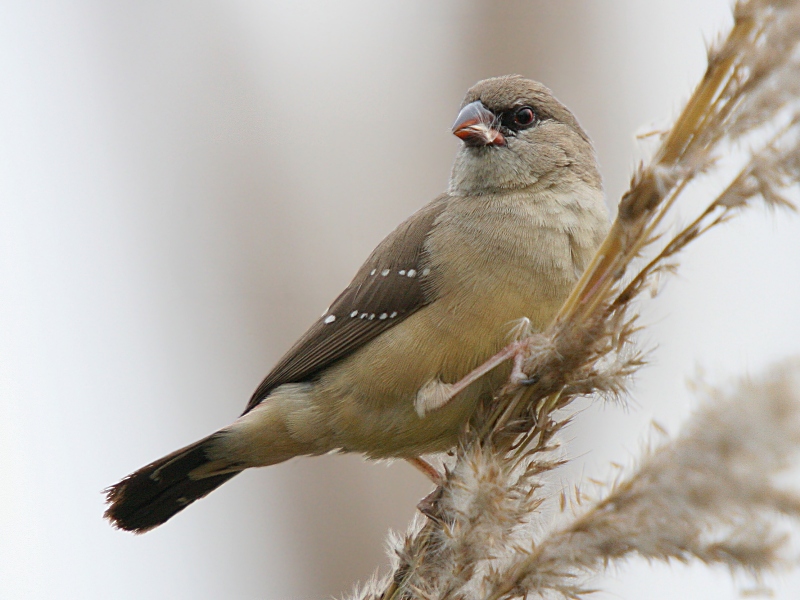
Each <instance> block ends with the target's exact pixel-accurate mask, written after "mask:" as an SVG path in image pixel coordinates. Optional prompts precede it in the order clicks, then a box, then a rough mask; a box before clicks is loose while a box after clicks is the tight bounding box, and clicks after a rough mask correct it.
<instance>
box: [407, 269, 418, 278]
mask: <svg viewBox="0 0 800 600" xmlns="http://www.w3.org/2000/svg"><path fill="white" fill-rule="evenodd" d="M416 275H417V272H416V271H415V270H414V269H409V270H408V276H409V277H416Z"/></svg>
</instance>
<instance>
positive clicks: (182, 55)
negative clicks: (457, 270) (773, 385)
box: [0, 0, 800, 600]
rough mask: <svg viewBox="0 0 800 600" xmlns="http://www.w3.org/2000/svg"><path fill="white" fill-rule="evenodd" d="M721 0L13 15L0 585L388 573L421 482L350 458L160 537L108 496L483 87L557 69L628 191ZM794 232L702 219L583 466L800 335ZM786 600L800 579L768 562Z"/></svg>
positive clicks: (224, 407) (682, 580) (433, 183)
mask: <svg viewBox="0 0 800 600" xmlns="http://www.w3.org/2000/svg"><path fill="white" fill-rule="evenodd" d="M729 20H730V17H729V6H728V2H727V0H658V1H656V0H650V1H649V2H641V1H637V0H626V1H623V0H614V1H611V0H605V1H603V2H597V1H593V0H562V1H561V2H550V1H547V0H543V1H535V2H534V1H531V2H522V1H507V2H503V3H495V2H488V1H486V2H480V1H476V0H472V1H466V0H464V1H456V0H450V1H440V2H427V1H422V0H402V1H393V2H371V1H367V0H364V1H355V0H339V1H337V2H323V1H318V2H292V3H290V2H280V3H279V2H256V1H250V2H246V1H231V2H224V3H223V2H208V1H194V2H187V1H184V2H151V1H140V2H113V3H110V2H99V1H94V2H90V1H84V2H71V3H66V2H61V3H59V2H23V1H16V2H15V1H13V0H6V1H5V2H3V3H2V5H0V479H1V480H2V485H1V486H0V598H2V599H3V600H5V599H18V598H19V599H22V598H24V599H28V598H34V599H52V598H66V599H71V598H76V599H78V598H79V599H95V598H98V599H99V598H103V599H107V598H114V599H141V598H148V599H149V600H159V599H162V598H164V599H166V598H169V599H174V598H226V599H234V600H237V599H256V598H259V599H265V600H269V599H273V598H292V599H301V598H302V599H305V598H321V597H326V596H329V595H331V594H340V593H342V592H345V591H348V590H349V589H350V587H351V585H352V584H353V583H354V582H355V581H357V580H359V579H363V578H365V577H366V576H368V575H369V574H370V573H371V572H372V571H373V570H374V569H376V568H378V567H380V568H385V566H386V559H385V558H384V556H383V545H384V537H385V532H386V530H387V529H388V528H390V527H392V528H395V529H403V528H404V527H405V525H406V523H407V522H408V520H409V519H410V518H411V516H412V515H413V512H414V506H415V504H416V502H417V500H418V499H419V498H420V497H422V496H423V495H424V494H425V493H427V491H428V489H429V486H428V484H427V483H426V482H425V481H424V480H423V479H422V477H421V476H420V475H418V474H417V473H416V472H414V471H413V470H412V469H411V468H409V467H408V466H407V465H405V464H401V463H397V464H393V465H391V466H387V465H384V464H377V465H376V464H367V463H365V462H364V461H363V460H362V459H361V458H360V457H357V456H333V457H331V456H328V457H323V458H315V459H303V460H294V461H290V462H289V463H285V464H283V465H279V466H276V467H272V468H269V469H261V470H258V471H252V472H247V473H245V474H244V475H242V476H240V477H237V478H236V479H234V480H233V481H232V482H230V483H228V484H226V485H225V486H224V487H222V488H221V489H220V490H219V491H218V492H216V493H214V494H212V495H211V496H209V497H208V498H206V499H204V500H202V501H201V502H198V503H197V504H195V505H193V506H192V507H191V508H190V509H189V510H187V511H185V512H184V513H181V514H180V515H179V516H177V517H176V518H175V519H174V520H172V521H171V522H170V523H169V524H168V525H166V526H164V527H162V528H159V529H157V530H155V531H153V532H151V533H148V534H147V535H144V536H138V537H134V536H132V535H130V534H126V533H122V532H119V531H115V530H113V529H112V528H111V527H109V526H108V524H107V523H106V522H104V521H103V520H102V519H101V514H102V511H103V497H102V495H101V494H100V491H101V490H102V489H103V488H104V487H106V486H107V485H109V484H112V483H114V482H116V481H117V480H118V479H119V478H120V477H122V476H123V475H125V474H127V473H128V472H130V471H131V470H133V469H135V468H138V467H140V466H142V465H143V464H145V463H146V462H149V461H150V460H152V459H154V458H156V457H159V456H161V455H163V454H165V453H167V452H169V451H172V450H173V449H175V448H177V447H179V446H182V445H184V444H186V443H188V442H190V441H193V440H195V439H196V438H198V437H200V436H202V435H205V434H206V433H209V432H210V431H212V430H214V429H216V428H218V427H220V426H222V425H225V424H227V423H228V422H229V421H230V420H232V419H233V418H235V417H236V416H238V414H239V413H240V411H241V410H242V408H243V407H244V404H245V402H246V401H247V399H248V398H249V395H250V393H251V392H252V390H253V389H254V388H255V386H256V385H257V384H258V383H259V382H260V380H261V378H262V377H263V376H264V375H265V374H266V372H267V371H268V370H269V369H270V367H271V366H272V364H273V363H274V362H275V361H276V360H277V359H278V358H279V356H280V355H281V354H282V353H283V351H284V350H285V349H287V348H288V347H289V345H290V344H291V343H292V342H293V341H294V339H295V338H296V337H297V336H298V335H299V334H301V333H302V331H303V330H304V329H305V327H306V326H308V324H310V323H311V322H312V320H313V319H314V318H315V317H316V316H318V315H319V313H320V312H322V309H324V308H325V306H327V305H328V302H329V301H330V300H331V299H332V298H333V297H334V296H335V295H336V294H337V293H338V292H339V291H340V289H341V288H342V287H343V286H344V285H346V283H347V282H348V281H349V279H350V277H351V276H352V274H353V273H354V272H355V270H356V268H357V267H358V265H359V264H360V262H361V261H362V260H363V259H364V258H365V257H366V256H367V254H368V253H369V251H370V250H371V249H372V247H373V246H374V245H375V244H376V243H377V242H378V241H379V240H380V239H381V238H382V237H383V236H384V235H385V234H386V233H388V232H389V231H390V230H391V229H392V228H393V227H394V226H395V225H396V224H397V223H399V222H400V221H401V220H402V219H403V218H404V217H405V216H407V215H408V214H410V213H411V212H413V211H414V210H415V209H417V208H418V207H420V206H421V205H422V204H424V203H425V202H427V201H429V200H430V199H432V198H433V197H434V196H435V195H437V194H438V193H439V192H440V191H442V190H443V189H444V187H445V185H446V182H447V177H448V173H449V167H450V162H451V160H452V157H453V155H454V153H455V150H456V148H457V147H458V144H459V143H460V142H459V141H458V140H457V139H456V138H455V137H453V136H452V135H451V134H450V133H449V127H450V124H451V123H452V121H453V119H454V117H455V115H456V112H457V109H458V106H459V103H460V101H461V98H462V96H463V94H464V92H465V91H466V89H467V88H468V87H469V86H470V85H472V84H473V83H475V82H476V81H477V80H479V79H482V78H484V77H487V76H491V75H499V74H504V73H513V72H516V73H521V74H524V75H526V76H529V77H533V78H536V79H539V80H541V81H543V82H544V83H545V84H547V85H548V86H549V87H551V88H552V89H553V90H554V91H555V93H556V95H557V96H558V97H559V98H560V99H561V100H562V101H564V102H565V103H566V104H567V105H568V106H570V108H572V109H573V111H574V112H575V113H576V114H577V115H578V118H579V119H580V120H581V122H582V124H583V125H584V126H585V128H586V129H587V130H588V132H589V133H590V135H591V136H592V137H593V138H594V140H595V141H596V145H597V150H598V154H599V158H600V162H601V166H602V170H603V173H604V177H605V181H606V189H607V192H608V197H609V204H610V206H614V205H615V204H616V201H617V199H618V198H619V196H620V194H621V193H622V192H623V191H624V189H625V187H626V183H627V180H628V177H629V176H630V173H631V169H632V166H633V165H634V164H635V161H636V160H637V156H639V152H638V150H637V147H636V144H635V142H634V134H635V132H637V131H640V130H641V129H642V127H643V126H647V124H648V123H656V124H657V125H661V124H664V123H666V122H668V120H669V118H670V117H671V116H673V115H674V113H675V110H676V109H677V108H678V107H679V106H680V104H681V102H682V101H683V99H685V98H686V96H687V95H688V93H689V91H690V89H691V87H692V85H693V84H694V83H695V82H696V81H697V80H698V79H699V77H700V75H701V74H702V71H703V69H704V48H705V43H706V42H707V41H708V40H710V39H713V37H714V35H715V32H717V31H720V30H721V29H724V28H725V27H726V26H727V24H728V23H729ZM799 275H800V218H796V217H795V218H791V217H786V216H785V215H784V214H778V215H777V216H774V215H770V214H767V213H765V212H764V211H760V210H756V211H753V212H751V213H749V214H747V215H746V216H744V217H742V218H740V219H738V220H737V221H735V222H734V223H732V224H729V225H727V226H725V227H724V228H722V229H719V230H718V231H716V232H714V233H713V234H711V235H709V236H707V238H706V239H703V240H702V241H700V242H699V243H697V244H696V245H694V246H693V247H692V248H691V249H690V251H689V253H688V254H687V255H686V257H685V259H684V263H683V268H682V269H681V272H680V276H679V277H678V278H676V279H673V280H672V281H671V282H670V284H669V285H668V287H667V289H666V290H665V292H664V293H663V294H662V295H661V296H660V297H659V298H658V299H657V300H656V301H655V302H654V303H653V305H652V307H651V308H649V309H648V310H647V319H648V321H649V322H651V323H653V324H654V325H653V327H652V328H651V329H650V330H649V334H648V339H649V340H651V341H652V342H653V343H654V344H657V345H658V348H657V350H656V352H655V353H654V355H653V365H652V366H651V367H650V368H648V369H647V370H646V371H644V372H643V373H642V375H641V377H640V378H639V380H638V386H637V389H636V398H635V402H634V403H633V404H632V405H631V406H630V408H629V410H627V411H626V410H622V409H620V408H619V407H613V406H607V407H601V406H597V407H593V408H591V409H589V410H587V411H586V412H584V413H583V414H582V415H581V416H580V418H579V419H578V421H577V423H576V425H575V426H574V427H573V428H572V429H571V430H570V432H569V436H570V437H571V438H573V440H572V441H571V445H570V446H569V448H570V454H571V455H572V456H574V457H575V458H576V460H575V463H574V464H573V466H572V470H571V471H565V472H564V473H563V474H562V477H564V480H565V482H566V481H567V480H568V478H569V476H570V474H572V475H575V474H577V475H580V476H583V477H592V476H594V477H601V478H602V477H603V476H604V475H606V474H608V473H609V472H610V469H609V467H608V464H609V461H612V460H615V461H617V462H623V463H625V462H630V460H631V458H632V457H633V456H634V455H635V454H636V452H637V450H638V449H639V448H640V447H641V443H642V440H643V439H645V437H646V435H647V429H648V423H649V422H650V421H651V420H652V419H656V420H658V421H659V422H661V423H663V424H665V425H666V426H667V427H668V428H669V429H670V430H671V431H675V430H676V428H677V426H678V425H679V423H680V422H681V420H682V419H683V418H684V417H685V415H686V414H687V413H688V411H689V410H690V408H691V406H692V404H693V399H692V397H691V395H690V394H689V393H688V392H687V391H686V387H685V379H686V377H687V376H689V375H692V374H693V373H694V372H695V370H696V368H697V366H698V365H701V366H703V367H704V368H705V369H706V371H707V372H708V373H709V378H710V379H711V380H712V381H725V380H726V379H727V378H728V377H729V376H731V375H737V374H742V373H746V372H757V371H759V370H760V369H761V368H762V367H763V366H764V365H766V364H768V363H769V362H771V361H773V360H776V359H779V358H781V357H783V356H786V355H789V354H798V353H800V339H798V336H799V334H800V319H798V316H797V311H798V306H800V276H799ZM770 584H771V585H773V587H774V589H775V590H776V595H777V597H778V598H793V599H794V598H797V597H798V596H800V578H798V577H797V576H787V577H778V578H775V579H773V580H770ZM597 585H598V586H599V587H603V588H605V589H607V590H609V593H608V594H601V595H598V596H597V597H598V598H623V599H630V600H634V599H639V598H648V599H650V600H660V599H665V600H666V599H667V598H670V599H671V598H676V597H682V598H687V599H693V598H703V599H706V600H717V599H719V600H723V599H725V600H728V599H730V598H733V597H735V596H736V595H737V593H738V592H737V590H738V589H739V587H741V586H742V585H744V586H746V585H747V583H746V582H745V581H743V580H737V582H736V583H732V582H731V581H730V579H729V577H728V576H727V574H726V573H725V572H723V571H722V570H709V569H703V568H698V567H685V566H681V565H677V566H657V567H651V566H648V565H646V564H644V563H641V564H640V563H639V562H637V561H632V562H630V563H628V564H627V565H626V566H624V568H620V569H615V570H613V571H611V572H610V573H609V574H608V577H607V579H606V580H605V581H601V582H597Z"/></svg>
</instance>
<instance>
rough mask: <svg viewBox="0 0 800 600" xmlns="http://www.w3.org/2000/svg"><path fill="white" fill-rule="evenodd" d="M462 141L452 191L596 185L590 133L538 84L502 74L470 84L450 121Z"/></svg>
mask: <svg viewBox="0 0 800 600" xmlns="http://www.w3.org/2000/svg"><path fill="white" fill-rule="evenodd" d="M453 133H454V134H455V135H456V136H458V137H459V138H460V139H461V140H462V141H463V146H462V147H461V148H460V149H459V152H458V155H457V156H456V160H455V164H454V165H453V171H452V174H451V177H450V193H452V194H456V195H479V194H488V193H496V192H501V191H511V190H515V189H524V188H531V187H533V188H535V189H536V188H541V189H547V188H551V187H559V186H569V185H575V184H579V183H580V182H583V183H584V184H586V185H589V186H591V187H595V188H598V189H599V188H600V187H601V182H600V173H599V171H598V168H597V160H596V158H595V154H594V149H593V148H592V143H591V141H590V140H589V136H587V135H586V132H585V131H584V130H583V129H582V128H581V126H580V125H579V124H578V121H577V120H576V119H575V117H574V116H573V114H572V113H571V112H570V111H569V109H567V107H566V106H564V105H563V104H561V103H560V102H559V101H558V100H556V99H555V98H554V97H553V94H552V93H551V92H550V90H549V89H547V88H546V87H545V86H543V85H542V84H540V83H537V82H535V81H531V80H529V79H525V78H523V77H520V76H519V75H506V76H504V77H494V78H492V79H485V80H483V81H481V82H479V83H477V84H476V85H474V86H473V87H472V88H471V89H470V90H469V91H468V92H467V95H466V97H465V98H464V102H463V104H462V106H461V111H460V112H459V113H458V117H457V118H456V122H455V123H454V125H453Z"/></svg>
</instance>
